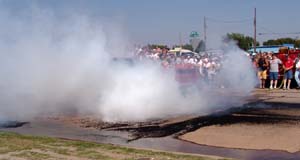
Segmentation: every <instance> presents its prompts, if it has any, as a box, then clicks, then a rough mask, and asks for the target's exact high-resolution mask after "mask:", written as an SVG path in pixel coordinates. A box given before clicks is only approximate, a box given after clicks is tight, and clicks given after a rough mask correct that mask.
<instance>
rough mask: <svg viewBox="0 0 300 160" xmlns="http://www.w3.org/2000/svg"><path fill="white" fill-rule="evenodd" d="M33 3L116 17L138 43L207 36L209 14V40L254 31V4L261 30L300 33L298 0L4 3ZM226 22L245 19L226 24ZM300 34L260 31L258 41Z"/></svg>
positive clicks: (10, 2) (13, 3)
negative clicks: (192, 34)
mask: <svg viewBox="0 0 300 160" xmlns="http://www.w3.org/2000/svg"><path fill="white" fill-rule="evenodd" d="M32 3H35V4H37V5H38V6H40V7H41V8H48V9H53V10H55V11H56V12H57V13H59V12H63V11H70V12H82V13H88V14H89V15H91V16H94V17H101V18H103V17H104V18H106V19H110V20H111V21H117V22H118V23H119V24H121V26H122V27H123V28H124V29H123V30H124V32H126V35H128V36H129V38H130V39H131V41H132V42H133V43H142V44H145V43H165V44H175V43H179V34H180V33H181V35H182V39H183V41H184V42H188V40H189V37H188V36H189V33H190V32H191V31H198V32H199V33H200V35H201V36H203V18H204V16H206V17H208V19H207V39H208V41H209V42H210V43H211V44H213V43H214V41H218V39H220V37H221V36H223V35H225V34H226V33H228V32H239V33H243V34H246V35H250V36H252V35H253V20H252V18H253V15H254V13H253V12H254V7H256V8H257V32H258V33H261V32H263V33H270V32H275V33H283V32H300V18H299V16H300V14H299V13H300V10H299V7H300V1H299V0H41V1H37V0H36V1H30V0H23V1H19V0H7V1H6V0H4V1H2V3H0V5H4V6H5V7H10V8H12V9H13V10H18V9H22V8H26V7H28V6H30V5H31V4H32ZM225 21H242V22H239V23H226V22H225ZM287 36H290V37H292V38H298V36H300V34H299V35H296V34H293V35H284V34H281V35H263V36H262V35H258V40H259V41H263V40H266V39H270V38H277V37H287Z"/></svg>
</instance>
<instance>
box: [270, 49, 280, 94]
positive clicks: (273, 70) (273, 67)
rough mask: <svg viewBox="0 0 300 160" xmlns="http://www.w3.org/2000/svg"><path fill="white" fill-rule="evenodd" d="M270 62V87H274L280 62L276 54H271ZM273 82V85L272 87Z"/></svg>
mask: <svg viewBox="0 0 300 160" xmlns="http://www.w3.org/2000/svg"><path fill="white" fill-rule="evenodd" d="M269 64H270V89H273V88H274V89H276V87H277V80H278V72H279V64H282V62H281V60H280V59H278V58H277V57H276V55H275V54H274V53H273V54H272V59H271V60H270V61H269ZM273 82H274V87H273Z"/></svg>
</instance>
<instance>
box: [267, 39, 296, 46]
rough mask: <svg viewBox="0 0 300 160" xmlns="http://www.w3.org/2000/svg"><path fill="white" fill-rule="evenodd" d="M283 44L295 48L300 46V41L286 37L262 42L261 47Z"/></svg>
mask: <svg viewBox="0 0 300 160" xmlns="http://www.w3.org/2000/svg"><path fill="white" fill-rule="evenodd" d="M296 43H297V44H296ZM283 44H295V46H297V45H299V44H300V41H299V40H296V39H293V38H289V37H288V38H278V39H269V40H267V41H265V42H263V45H266V46H272V45H283Z"/></svg>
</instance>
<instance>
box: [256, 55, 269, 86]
mask: <svg viewBox="0 0 300 160" xmlns="http://www.w3.org/2000/svg"><path fill="white" fill-rule="evenodd" d="M267 67H268V62H267V60H266V57H265V56H264V55H261V56H260V58H259V59H258V62H257V69H258V72H257V77H258V78H259V79H260V88H265V82H266V79H267Z"/></svg>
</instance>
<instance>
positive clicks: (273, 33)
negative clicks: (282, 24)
mask: <svg viewBox="0 0 300 160" xmlns="http://www.w3.org/2000/svg"><path fill="white" fill-rule="evenodd" d="M281 34H300V32H285V33H275V32H272V33H258V35H281Z"/></svg>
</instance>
